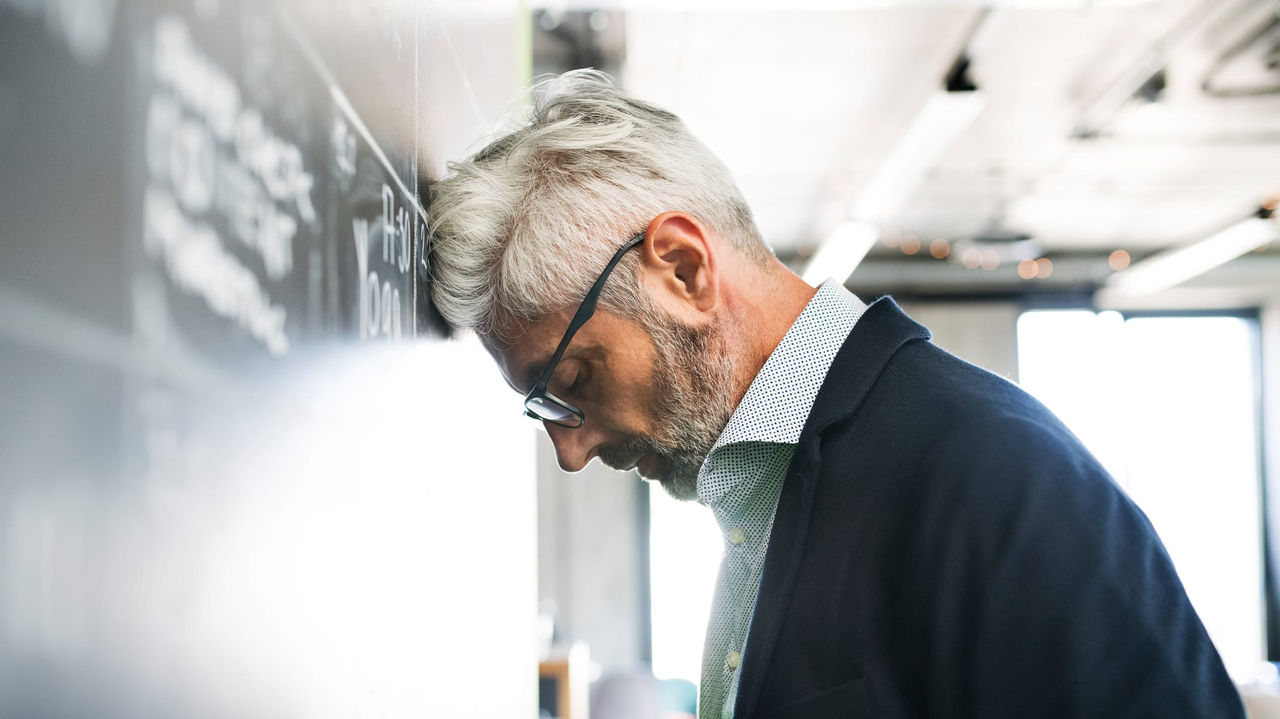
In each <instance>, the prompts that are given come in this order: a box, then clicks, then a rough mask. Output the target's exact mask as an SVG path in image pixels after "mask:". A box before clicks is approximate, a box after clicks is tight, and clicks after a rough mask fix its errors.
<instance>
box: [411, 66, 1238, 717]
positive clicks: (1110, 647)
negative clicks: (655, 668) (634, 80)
mask: <svg viewBox="0 0 1280 719" xmlns="http://www.w3.org/2000/svg"><path fill="white" fill-rule="evenodd" d="M451 170H452V173H451V175H450V177H448V178H446V179H444V180H442V181H440V182H438V183H436V184H435V185H433V187H432V188H431V206H430V210H431V216H432V224H431V235H432V251H431V252H432V254H431V266H432V277H433V282H434V284H433V286H432V296H433V299H434V301H435V303H436V306H437V307H438V308H439V310H440V312H441V313H442V314H443V316H444V317H445V318H446V319H447V320H448V321H449V322H451V323H452V324H454V325H456V326H460V327H470V328H473V329H475V330H476V332H477V333H478V334H479V336H480V338H481V339H482V341H483V342H484V344H485V346H486V347H487V348H488V350H489V351H490V353H491V354H492V355H493V356H494V358H495V359H496V360H497V362H498V364H499V365H500V367H501V369H502V372H503V374H504V375H505V377H506V379H507V382H508V383H509V384H510V385H511V386H512V387H513V388H514V389H515V390H516V391H517V392H520V393H521V394H524V395H525V401H524V406H525V411H526V413H527V414H529V415H530V416H531V417H534V418H535V419H539V420H541V421H542V422H543V424H544V425H545V426H546V430H547V432H548V433H549V434H550V436H551V440H552V441H553V443H554V444H555V448H556V453H557V456H558V459H559V461H560V465H561V466H562V467H563V468H564V469H565V470H567V471H577V470H580V469H582V468H583V467H584V466H585V465H586V464H587V463H588V462H589V461H591V459H593V458H596V457H598V458H600V459H601V460H602V461H603V462H605V463H606V464H608V465H610V466H612V467H616V468H618V469H624V470H625V469H631V468H636V469H638V470H639V472H640V474H641V475H643V476H644V477H646V478H649V479H653V480H655V481H658V482H660V483H662V486H663V487H664V488H666V490H667V491H668V492H670V493H671V494H672V495H674V496H675V497H677V498H680V499H688V500H697V501H699V502H701V503H703V504H705V505H707V506H708V507H710V508H711V510H712V511H713V513H714V515H715V518H716V520H717V522H719V524H720V526H721V529H722V531H723V536H724V539H725V559H724V562H723V564H722V567H721V572H720V577H719V584H718V586H717V593H716V599H715V604H714V606H713V608H712V618H711V623H710V626H709V628H708V632H707V640H706V648H705V651H704V657H703V674H702V681H701V685H700V697H699V712H698V713H699V716H700V717H726V716H734V717H738V718H739V719H746V718H747V717H774V718H777V719H781V718H783V717H828V716H830V717H837V716H838V717H974V718H975V719H976V718H981V719H992V718H997V717H1010V718H1012V717H1018V718H1023V717H1089V718H1091V719H1092V718H1096V717H1161V718H1165V719H1168V718H1172V717H1241V716H1243V709H1242V707H1241V703H1240V699H1239V697H1238V695H1237V694H1236V691H1235V689H1234V687H1233V685H1232V683H1231V681H1230V679H1229V678H1228V676H1227V674H1226V672H1225V670H1224V669H1223V666H1222V662H1221V660H1220V658H1219V657H1218V654H1217V653H1216V651H1215V650H1214V647H1213V645H1212V644H1211V642H1210V640H1209V638H1208V636H1207V635H1206V633H1205V630H1204V628H1203V626H1202V625H1201V623H1200V621H1199V619H1198V618H1197V617H1196V614H1195V612H1194V611H1193V610H1192V608H1191V605H1190V603H1189V602H1188V600H1187V597H1186V594H1185V593H1184V591H1183V589H1182V586H1181V584H1180V583H1179V581H1178V578H1177V576H1176V575H1175V573H1174V570H1173V567H1172V565H1171V563H1170V561H1169V558H1168V556H1167V555H1166V554H1165V552H1164V550H1163V548H1162V547H1161V545H1160V542H1159V540H1158V539H1157V537H1156V535H1155V533H1154V531H1153V530H1152V528H1151V526H1150V524H1149V523H1148V522H1147V520H1146V518H1145V517H1144V516H1143V515H1142V513H1141V512H1140V511H1139V510H1138V509H1137V508H1136V507H1134V505H1133V504H1132V503H1131V502H1130V501H1129V500H1128V499H1127V498H1126V497H1125V496H1124V494H1123V493H1122V492H1121V491H1120V490H1119V489H1118V488H1117V487H1116V486H1115V485H1114V483H1113V482H1112V481H1111V480H1110V478H1109V477H1108V476H1107V475H1106V473H1105V471H1104V470H1103V469H1102V468H1101V467H1100V466H1099V465H1098V463H1097V461H1095V460H1094V459H1093V458H1092V457H1091V456H1090V455H1089V453H1088V452H1087V451H1086V450H1085V449H1084V448H1083V447H1082V446H1081V445H1080V443H1079V442H1078V441H1077V440H1076V439H1075V438H1074V437H1073V436H1072V435H1071V433H1070V432H1068V431H1067V430H1066V428H1064V427H1063V426H1062V424H1061V423H1059V422H1058V420H1057V419H1055V418H1054V417H1053V416H1052V415H1051V414H1050V413H1049V412H1048V410H1046V409H1044V408H1043V407H1042V406H1041V405H1039V404H1038V403H1037V402H1035V400H1033V399H1031V398H1030V397H1028V396H1027V395H1026V394H1024V393H1023V392H1021V391H1020V390H1018V389H1017V388H1016V387H1014V386H1013V385H1011V384H1009V383H1007V382H1005V381H1004V380H1002V379H1000V378H998V377H995V376H993V375H991V374H989V373H986V372H984V371H983V370H980V369H978V368H976V367H973V366H972V365H969V364H966V363H965V362H963V361H961V360H958V359H956V358H954V357H952V356H950V355H948V354H946V353H945V352H943V351H942V350H940V349H938V348H937V347H936V346H934V345H932V344H930V343H929V342H928V338H929V334H928V332H927V331H926V330H925V329H924V328H922V327H920V326H919V325H917V324H916V323H914V322H913V321H912V320H910V319H909V318H908V317H907V316H906V315H904V314H903V313H902V312H901V311H900V310H899V309H898V308H897V306H896V305H894V304H893V302H892V300H888V299H882V300H880V301H878V302H875V303H874V304H872V305H871V306H869V307H868V306H867V305H865V304H863V302H862V301H861V300H859V299H858V298H857V297H855V296H854V295H852V294H851V293H849V292H848V291H847V290H845V289H844V288H843V287H842V286H840V285H839V284H837V283H834V282H829V283H826V284H824V285H822V287H820V288H818V289H816V290H815V289H814V288H813V287H810V286H809V285H807V284H806V283H804V282H803V281H802V280H800V279H799V278H798V277H796V276H795V275H794V274H792V273H791V272H790V271H789V270H787V268H786V267H784V266H783V265H782V264H781V263H780V262H778V260H777V259H775V258H774V257H773V255H772V253H771V252H769V250H768V249H767V247H766V246H765V244H764V243H763V241H762V240H761V238H760V234H759V232H758V231H757V229H756V227H755V224H754V222H753V220H752V218H751V213H750V210H749V209H748V207H747V205H746V203H745V201H744V200H743V198H742V196H741V194H740V193H739V192H738V190H737V188H736V187H735V186H734V184H733V181H732V179H731V178H730V176H729V173H728V171H727V170H726V169H725V168H724V166H723V165H721V163H720V162H719V161H718V160H716V158H715V157H714V156H712V155H711V153H710V152H709V151H708V150H707V149H706V148H705V147H704V146H703V145H701V144H700V143H699V142H698V141H697V140H696V139H694V138H693V137H692V136H691V135H690V134H689V133H688V131H687V130H686V129H685V128H684V126H683V125H682V124H681V123H680V121H679V119H678V118H676V117H675V116H674V115H672V114H670V113H668V112H666V111H663V110H660V109H658V108H655V107H653V106H651V105H648V104H646V103H643V102H641V101H639V100H636V99H633V98H630V97H627V96H625V95H623V94H622V93H620V92H619V91H618V90H616V89H614V88H613V87H612V86H611V84H610V83H609V81H608V79H607V78H606V77H604V76H602V75H600V74H598V73H594V72H575V73H569V74H567V75H564V76H561V77H560V78H555V79H552V80H549V81H546V82H544V83H542V84H540V85H539V86H537V87H536V88H535V104H534V107H533V112H532V119H531V120H530V121H529V122H528V123H527V124H526V125H525V126H523V127H521V128H520V129H518V130H516V131H515V132H513V133H511V134H509V135H507V136H506V137H503V138H502V139H500V140H498V141H496V142H494V143H493V144H491V145H490V146H488V147H487V148H485V149H484V150H481V151H480V152H479V153H478V154H477V155H476V156H475V157H474V158H472V159H471V160H469V161H467V162H464V163H461V164H457V165H454V166H452V168H451Z"/></svg>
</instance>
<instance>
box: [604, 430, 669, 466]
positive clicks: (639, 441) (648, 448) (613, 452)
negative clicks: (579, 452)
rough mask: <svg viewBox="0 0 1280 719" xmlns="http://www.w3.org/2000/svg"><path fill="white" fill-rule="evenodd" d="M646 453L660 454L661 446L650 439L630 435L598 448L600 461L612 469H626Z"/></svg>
mask: <svg viewBox="0 0 1280 719" xmlns="http://www.w3.org/2000/svg"><path fill="white" fill-rule="evenodd" d="M646 454H661V448H659V447H658V446H657V445H656V444H654V443H653V441H652V440H650V439H647V438H644V437H632V438H631V439H628V440H625V441H623V442H619V443H617V444H611V445H606V446H604V447H601V448H600V452H599V457H600V461H601V462H604V463H605V464H607V465H608V466H610V467H612V468H614V469H628V468H629V467H631V465H633V464H635V463H636V461H637V460H639V459H640V458H641V457H643V456H644V455H646Z"/></svg>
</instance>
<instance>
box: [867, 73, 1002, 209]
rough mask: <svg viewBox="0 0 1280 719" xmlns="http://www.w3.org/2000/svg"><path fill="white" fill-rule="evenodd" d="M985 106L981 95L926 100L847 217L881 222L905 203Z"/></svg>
mask: <svg viewBox="0 0 1280 719" xmlns="http://www.w3.org/2000/svg"><path fill="white" fill-rule="evenodd" d="M985 105H986V99H985V98H984V97H983V95H982V93H981V92H978V91H973V92H938V93H935V94H934V95H933V97H931V98H929V102H928V103H926V104H925V106H924V109H923V110H921V111H920V114H919V115H917V116H916V119H915V121H914V122H913V123H912V124H911V127H909V128H908V129H907V131H906V132H905V133H903V135H902V139H901V140H899V141H898V144H897V145H895V146H894V148H893V151H892V152H890V153H889V157H888V158H887V159H886V160H885V162H884V164H883V165H882V166H881V167H880V170H879V171H878V172H877V173H876V176H875V177H874V178H872V180H871V182H870V183H869V184H868V185H867V187H866V189H864V190H863V191H862V194H861V196H859V198H858V201H857V202H856V203H855V204H854V206H853V209H852V211H851V212H850V217H853V218H856V219H859V220H869V221H873V222H885V221H888V220H891V219H893V215H894V214H895V213H897V211H898V210H899V209H901V207H902V205H903V204H905V203H906V201H907V198H908V197H909V196H910V194H911V193H912V192H913V191H915V189H916V188H917V187H919V185H920V181H921V180H923V179H924V177H925V175H926V174H927V173H928V172H929V170H930V168H932V167H933V166H934V165H935V164H937V162H938V159H939V158H940V157H941V156H942V153H943V152H944V151H945V150H946V149H947V147H948V146H950V145H951V143H952V142H954V141H955V139H956V138H957V137H959V136H960V133H962V132H964V130H965V128H967V127H969V125H970V124H972V123H973V120H974V119H975V118H976V117H977V116H978V113H979V112H981V111H982V108H983V106H985Z"/></svg>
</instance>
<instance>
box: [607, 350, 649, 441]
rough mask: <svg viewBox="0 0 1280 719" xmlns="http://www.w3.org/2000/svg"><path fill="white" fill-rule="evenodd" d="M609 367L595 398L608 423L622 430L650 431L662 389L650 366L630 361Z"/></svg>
mask: <svg viewBox="0 0 1280 719" xmlns="http://www.w3.org/2000/svg"><path fill="white" fill-rule="evenodd" d="M609 370H610V371H607V372H606V373H605V375H606V376H605V377H602V379H603V382H602V384H601V386H600V395H599V396H598V397H597V398H595V399H596V400H597V404H598V406H599V408H600V412H601V415H602V418H605V421H606V425H607V426H608V427H609V428H610V429H612V430H613V431H615V432H617V433H619V434H624V435H628V436H647V435H649V434H650V433H651V430H652V424H653V409H654V407H655V401H654V400H655V397H656V393H657V392H658V391H659V388H658V387H655V386H654V377H653V375H652V372H651V369H650V367H649V366H648V364H647V363H644V362H640V361H628V362H625V363H622V364H619V365H614V366H611V367H610V368H609Z"/></svg>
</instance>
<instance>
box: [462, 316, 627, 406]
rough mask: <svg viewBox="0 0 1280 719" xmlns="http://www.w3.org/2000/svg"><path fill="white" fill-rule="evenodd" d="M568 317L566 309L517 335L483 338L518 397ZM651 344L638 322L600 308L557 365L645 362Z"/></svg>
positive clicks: (555, 342) (543, 364)
mask: <svg viewBox="0 0 1280 719" xmlns="http://www.w3.org/2000/svg"><path fill="white" fill-rule="evenodd" d="M570 314H571V313H570V312H569V311H567V310H566V311H565V312H562V313H559V314H557V315H554V316H550V317H547V318H545V319H541V320H538V321H536V322H531V323H528V324H527V325H525V326H522V327H520V328H518V331H516V332H507V333H503V339H502V340H498V339H496V338H493V337H488V338H483V339H484V344H485V348H486V349H488V350H489V354H490V355H492V356H493V358H494V360H495V361H497V363H498V367H499V369H501V370H502V375H503V378H504V379H506V381H507V384H508V385H510V386H511V388H512V389H514V390H515V391H517V392H519V393H521V394H524V393H526V392H528V390H529V388H530V387H531V386H532V385H533V383H534V381H535V380H537V378H538V375H540V374H541V373H542V370H543V369H544V368H545V367H546V364H547V361H548V360H550V359H551V355H552V353H554V352H555V349H556V346H557V345H559V344H560V340H561V339H562V338H563V337H564V333H565V330H567V329H568V327H569V320H570ZM651 342H652V340H651V339H650V337H649V334H648V333H647V332H646V331H645V330H644V329H643V328H641V326H640V325H639V324H638V323H636V322H634V321H632V320H629V319H625V318H623V317H621V316H619V315H617V314H615V313H613V312H610V311H608V310H605V309H603V308H602V309H600V310H598V311H597V312H596V313H595V316H593V317H592V318H591V319H590V320H588V321H587V323H586V324H584V325H583V326H582V327H581V328H579V329H578V331H577V333H576V334H574V336H573V340H572V341H571V342H570V343H569V346H568V347H567V348H566V349H565V352H564V355H563V356H562V357H561V358H560V363H561V364H564V363H566V362H568V361H571V360H574V359H581V358H596V359H597V360H601V361H610V362H612V363H614V364H616V363H617V362H618V359H617V358H618V357H620V356H625V357H627V358H629V362H640V363H644V362H647V361H649V359H650V356H651V354H652V347H651ZM611 357H612V358H614V359H613V360H610V358H611ZM588 361H591V360H588Z"/></svg>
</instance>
